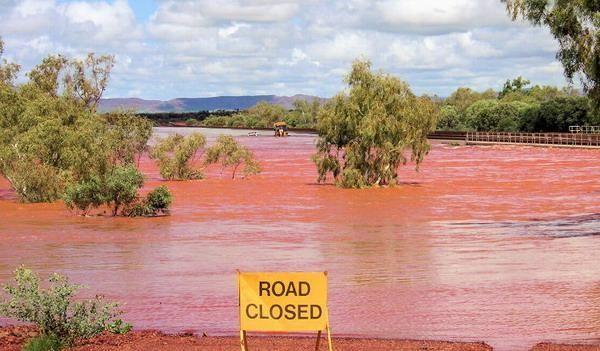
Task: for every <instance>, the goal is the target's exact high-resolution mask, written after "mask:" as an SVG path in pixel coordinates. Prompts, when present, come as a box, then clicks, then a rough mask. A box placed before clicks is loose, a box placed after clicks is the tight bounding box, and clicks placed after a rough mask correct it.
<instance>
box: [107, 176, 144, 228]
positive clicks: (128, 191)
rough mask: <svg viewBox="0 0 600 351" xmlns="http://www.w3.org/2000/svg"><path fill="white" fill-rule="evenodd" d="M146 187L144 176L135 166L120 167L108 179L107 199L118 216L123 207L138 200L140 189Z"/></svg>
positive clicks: (113, 212) (114, 213)
mask: <svg viewBox="0 0 600 351" xmlns="http://www.w3.org/2000/svg"><path fill="white" fill-rule="evenodd" d="M142 185H144V176H143V175H142V174H141V173H140V172H139V171H138V170H137V169H136V168H135V167H133V166H118V167H115V168H114V169H113V171H112V172H111V173H110V174H109V176H108V177H107V178H106V187H105V198H106V202H107V203H108V204H109V205H110V206H111V207H112V214H113V216H116V215H117V214H118V213H119V209H120V208H121V206H128V205H130V204H132V203H133V202H134V201H135V200H136V199H137V192H138V189H139V188H141V187H142Z"/></svg>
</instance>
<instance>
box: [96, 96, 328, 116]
mask: <svg viewBox="0 0 600 351" xmlns="http://www.w3.org/2000/svg"><path fill="white" fill-rule="evenodd" d="M314 99H319V100H320V101H325V100H326V99H323V98H320V97H317V96H310V95H300V94H299V95H294V96H277V95H256V96H217V97H208V98H178V99H173V100H169V101H160V100H144V99H138V98H116V99H102V100H100V111H101V112H108V111H113V110H116V109H121V108H122V109H127V110H134V111H135V112H150V113H151V112H194V111H213V110H245V109H247V108H250V107H252V106H254V105H256V104H257V103H258V102H260V101H265V102H268V103H271V104H276V105H281V106H283V107H285V108H288V109H289V108H291V107H292V104H293V103H294V101H295V100H307V101H313V100H314Z"/></svg>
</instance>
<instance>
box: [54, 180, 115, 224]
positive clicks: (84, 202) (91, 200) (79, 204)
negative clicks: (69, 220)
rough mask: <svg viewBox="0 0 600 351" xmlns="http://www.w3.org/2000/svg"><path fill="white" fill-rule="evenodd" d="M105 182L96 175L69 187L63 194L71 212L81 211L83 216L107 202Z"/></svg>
mask: <svg viewBox="0 0 600 351" xmlns="http://www.w3.org/2000/svg"><path fill="white" fill-rule="evenodd" d="M104 188H105V186H104V182H103V181H102V180H101V179H100V178H99V177H98V176H96V175H94V176H91V177H89V178H88V179H86V180H83V181H80V182H78V183H73V184H70V185H69V186H67V188H66V189H65V192H64V194H63V201H64V202H65V205H67V207H68V208H69V209H71V210H73V209H76V210H78V211H81V213H82V214H83V215H87V214H88V212H89V211H90V210H91V209H93V208H97V207H99V206H101V205H103V204H104V203H106V202H107V195H106V193H105V190H104Z"/></svg>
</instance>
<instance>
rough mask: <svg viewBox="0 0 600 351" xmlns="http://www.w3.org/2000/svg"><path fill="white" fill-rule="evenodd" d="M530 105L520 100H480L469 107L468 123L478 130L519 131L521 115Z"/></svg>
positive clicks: (467, 113)
mask: <svg viewBox="0 0 600 351" xmlns="http://www.w3.org/2000/svg"><path fill="white" fill-rule="evenodd" d="M529 106H530V105H528V104H526V103H523V102H518V101H515V102H500V101H498V100H480V101H477V102H475V103H474V104H473V105H471V106H469V108H467V112H466V115H467V125H468V127H469V128H472V129H474V130H478V131H501V132H513V131H517V130H518V129H519V125H520V119H521V115H522V114H523V113H524V111H526V109H527V108H528V107H529Z"/></svg>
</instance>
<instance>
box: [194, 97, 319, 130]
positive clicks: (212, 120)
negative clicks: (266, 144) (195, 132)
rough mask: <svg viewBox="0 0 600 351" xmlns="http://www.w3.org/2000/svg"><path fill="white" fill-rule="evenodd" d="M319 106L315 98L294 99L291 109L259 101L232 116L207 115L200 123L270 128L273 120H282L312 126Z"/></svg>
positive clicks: (295, 124) (299, 126) (210, 125)
mask: <svg viewBox="0 0 600 351" xmlns="http://www.w3.org/2000/svg"><path fill="white" fill-rule="evenodd" d="M320 107H321V105H320V103H319V100H316V99H315V100H313V101H312V102H308V101H306V100H296V101H294V108H293V109H292V110H291V111H286V110H285V109H284V108H283V107H282V106H279V105H273V104H269V103H267V102H264V101H261V102H259V103H258V104H256V105H255V106H253V107H251V108H249V109H248V110H246V111H242V112H239V113H236V114H234V115H233V116H209V117H207V118H206V119H205V120H204V121H202V123H201V124H202V125H203V126H206V127H230V128H232V127H236V128H237V127H239V128H272V127H273V124H274V123H275V122H278V121H284V122H286V123H287V124H288V125H289V126H290V127H296V128H314V127H315V125H316V119H317V115H318V112H319V108H320Z"/></svg>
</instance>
